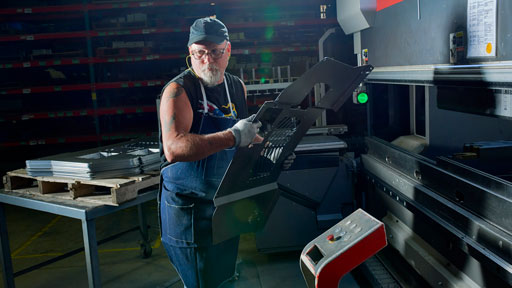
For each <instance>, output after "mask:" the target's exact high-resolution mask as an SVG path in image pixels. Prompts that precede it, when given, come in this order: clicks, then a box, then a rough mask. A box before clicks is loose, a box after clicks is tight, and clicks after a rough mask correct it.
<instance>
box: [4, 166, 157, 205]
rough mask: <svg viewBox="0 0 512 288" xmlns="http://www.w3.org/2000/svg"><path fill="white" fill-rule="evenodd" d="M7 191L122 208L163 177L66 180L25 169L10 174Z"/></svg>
mask: <svg viewBox="0 0 512 288" xmlns="http://www.w3.org/2000/svg"><path fill="white" fill-rule="evenodd" d="M3 181H4V189H5V190H6V191H18V192H26V193H33V194H42V195H48V196H50V197H51V196H58V197H60V198H62V196H63V193H62V192H66V191H69V193H64V195H65V196H66V198H70V199H77V200H81V201H86V202H87V201H89V202H94V203H101V204H107V205H115V206H117V205H119V204H121V203H123V202H126V201H128V200H131V199H134V198H136V197H137V194H138V191H139V190H141V189H145V188H148V187H150V186H153V185H157V184H158V182H159V175H158V172H157V171H156V172H155V173H150V174H141V175H135V176H131V177H126V178H109V179H95V180H79V179H73V178H64V177H50V176H40V177H33V176H30V175H28V174H27V171H26V170H25V169H18V170H14V171H10V172H7V174H6V175H5V176H4V178H3Z"/></svg>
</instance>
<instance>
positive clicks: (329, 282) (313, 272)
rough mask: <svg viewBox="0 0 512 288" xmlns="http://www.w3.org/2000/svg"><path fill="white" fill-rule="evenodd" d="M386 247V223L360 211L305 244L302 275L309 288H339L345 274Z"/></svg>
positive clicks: (301, 261) (301, 266)
mask: <svg viewBox="0 0 512 288" xmlns="http://www.w3.org/2000/svg"><path fill="white" fill-rule="evenodd" d="M386 245H387V240H386V231H385V230H384V224H383V223H382V222H380V221H379V220H377V219H375V218H374V217H372V216H371V215H370V214H368V213H366V212H365V211H363V210H362V209H358V210H356V211H355V212H354V213H352V214H350V215H349V216H347V217H345V219H343V220H341V221H340V222H339V223H338V224H336V225H334V226H333V227H331V228H330V229H328V230H327V231H325V232H324V233H323V234H322V235H320V236H318V237H317V238H316V239H314V240H313V241H311V242H310V243H309V244H308V245H306V247H305V248H304V250H302V254H301V256H300V268H301V270H302V275H303V276H304V279H305V280H306V284H307V286H308V287H316V288H334V287H338V283H339V281H340V279H341V277H343V275H345V274H347V273H348V272H350V271H351V270H352V269H354V268H355V267H357V266H358V265H359V264H361V263H363V262H364V261H365V260H366V259H368V258H370V257H371V256H373V255H374V254H376V253H377V252H379V251H380V250H381V249H382V248H384V247H386Z"/></svg>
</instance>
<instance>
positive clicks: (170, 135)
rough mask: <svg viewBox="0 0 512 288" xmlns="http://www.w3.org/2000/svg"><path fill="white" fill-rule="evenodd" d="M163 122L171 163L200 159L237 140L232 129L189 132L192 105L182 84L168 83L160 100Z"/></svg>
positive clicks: (164, 137) (166, 152)
mask: <svg viewBox="0 0 512 288" xmlns="http://www.w3.org/2000/svg"><path fill="white" fill-rule="evenodd" d="M159 113H160V125H161V129H162V142H163V143H162V144H163V149H164V154H165V158H166V159H167V161H169V162H170V163H174V162H186V161H197V160H200V159H203V158H206V157H208V156H209V155H211V154H214V153H217V152H219V151H221V150H224V149H226V148H229V147H232V146H233V145H234V144H235V137H234V136H233V133H231V132H230V131H227V130H226V131H220V132H217V133H212V134H205V135H199V134H193V133H190V129H191V127H192V120H193V112H192V107H191V105H190V101H189V100H188V97H187V94H186V92H185V90H184V89H183V87H181V86H180V85H178V84H176V83H171V84H170V85H169V86H167V87H166V88H165V90H164V92H163V94H162V98H161V100H160V111H159Z"/></svg>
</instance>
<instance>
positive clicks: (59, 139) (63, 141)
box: [57, 138, 66, 143]
mask: <svg viewBox="0 0 512 288" xmlns="http://www.w3.org/2000/svg"><path fill="white" fill-rule="evenodd" d="M57 142H59V143H65V142H66V138H58V139H57Z"/></svg>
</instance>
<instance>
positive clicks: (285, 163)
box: [282, 152, 297, 170]
mask: <svg viewBox="0 0 512 288" xmlns="http://www.w3.org/2000/svg"><path fill="white" fill-rule="evenodd" d="M295 158H297V156H295V153H293V152H292V153H291V154H290V155H288V157H286V159H284V161H283V166H282V168H283V170H288V169H290V166H292V164H293V161H294V160H295Z"/></svg>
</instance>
